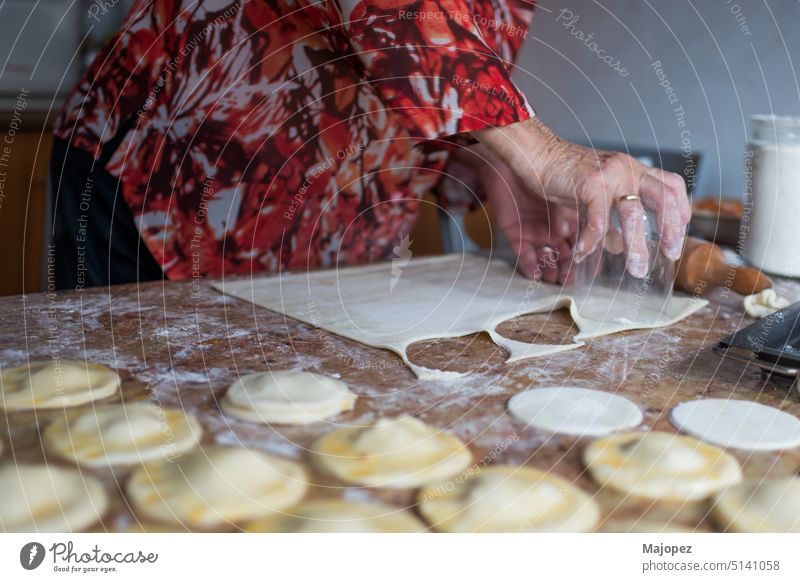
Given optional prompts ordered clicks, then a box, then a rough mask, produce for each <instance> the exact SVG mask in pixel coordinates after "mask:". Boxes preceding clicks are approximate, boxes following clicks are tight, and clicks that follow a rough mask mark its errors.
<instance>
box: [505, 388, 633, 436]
mask: <svg viewBox="0 0 800 582" xmlns="http://www.w3.org/2000/svg"><path fill="white" fill-rule="evenodd" d="M508 409H509V411H510V412H511V414H512V415H513V416H515V417H516V418H518V419H519V420H521V421H523V422H525V423H527V425H528V426H529V427H533V428H538V429H541V430H545V431H548V432H553V433H561V434H570V435H575V436H604V435H607V434H609V433H612V432H616V431H619V430H625V429H631V428H634V427H636V426H638V425H639V424H641V422H642V419H643V417H642V411H641V410H639V407H638V406H636V405H635V404H634V403H633V402H631V401H630V400H628V399H627V398H624V397H622V396H619V395H617V394H611V393H609V392H602V391H600V390H589V389H587V388H572V387H567V386H554V387H551V388H535V389H533V390H527V391H526V392H520V393H519V394H517V395H516V396H514V397H513V398H511V400H510V401H509V402H508Z"/></svg>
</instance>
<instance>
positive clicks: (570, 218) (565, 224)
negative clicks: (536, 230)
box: [553, 204, 578, 244]
mask: <svg viewBox="0 0 800 582" xmlns="http://www.w3.org/2000/svg"><path fill="white" fill-rule="evenodd" d="M553 222H554V223H555V224H556V225H557V228H556V232H557V233H558V235H559V236H560V237H561V238H563V239H564V240H565V241H567V242H569V243H571V244H574V243H575V236H576V234H577V231H578V213H577V212H576V211H575V209H574V208H568V207H566V206H562V205H560V204H554V208H553Z"/></svg>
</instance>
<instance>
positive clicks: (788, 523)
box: [712, 477, 800, 533]
mask: <svg viewBox="0 0 800 582" xmlns="http://www.w3.org/2000/svg"><path fill="white" fill-rule="evenodd" d="M712 516H713V517H714V520H715V521H716V522H717V523H718V524H719V525H720V526H721V527H722V528H723V529H725V530H730V531H736V532H742V533H749V532H752V533H762V532H773V533H800V478H797V477H788V478H785V479H768V480H765V481H761V482H758V481H746V482H745V483H741V484H739V485H736V486H735V487H730V488H728V489H725V490H724V491H722V492H720V493H719V494H718V495H717V496H716V498H715V499H714V504H713V507H712Z"/></svg>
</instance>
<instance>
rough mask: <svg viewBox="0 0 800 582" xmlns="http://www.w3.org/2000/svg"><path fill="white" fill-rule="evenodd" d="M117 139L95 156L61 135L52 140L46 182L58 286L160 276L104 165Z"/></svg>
mask: <svg viewBox="0 0 800 582" xmlns="http://www.w3.org/2000/svg"><path fill="white" fill-rule="evenodd" d="M120 140H121V138H120V139H115V140H112V141H111V142H109V143H108V144H107V145H106V147H105V148H104V150H103V155H102V156H101V158H100V159H99V160H95V159H94V158H93V157H92V155H91V154H90V153H88V152H84V151H82V150H79V149H76V148H73V147H70V146H69V145H68V143H67V142H66V141H64V140H61V139H58V138H56V139H55V140H54V143H53V155H52V157H51V158H50V183H51V187H52V191H53V198H52V218H53V230H52V232H53V241H52V244H53V246H54V247H55V248H54V255H55V256H54V260H55V264H54V267H55V281H54V283H55V287H56V288H57V289H76V288H77V289H82V288H86V287H95V286H98V285H117V284H121V283H134V282H137V281H152V280H157V279H161V278H162V276H163V273H162V270H161V267H160V266H159V264H158V263H157V262H156V260H155V259H154V258H153V256H152V255H151V254H150V251H149V250H148V249H147V247H146V246H145V245H144V242H143V241H142V239H141V236H140V235H139V231H138V229H137V228H136V224H135V223H134V219H133V214H132V213H131V211H130V209H129V208H128V206H127V205H126V204H125V200H124V199H123V198H122V193H121V188H120V182H119V180H117V179H116V178H115V177H114V176H112V175H111V174H109V173H108V172H106V171H105V170H104V169H103V168H104V167H105V164H106V163H107V162H108V159H109V158H110V157H111V154H112V153H113V152H114V150H115V149H116V147H117V145H118V144H119V141H120Z"/></svg>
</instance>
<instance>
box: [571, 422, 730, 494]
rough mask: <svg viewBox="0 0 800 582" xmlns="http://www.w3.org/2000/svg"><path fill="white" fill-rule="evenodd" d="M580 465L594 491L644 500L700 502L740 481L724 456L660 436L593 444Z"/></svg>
mask: <svg viewBox="0 0 800 582" xmlns="http://www.w3.org/2000/svg"><path fill="white" fill-rule="evenodd" d="M583 460H584V463H585V464H586V466H587V467H588V468H589V473H590V474H591V475H592V477H593V478H594V480H595V481H597V482H598V483H599V484H600V485H604V486H608V487H611V488H613V489H616V490H617V491H620V492H622V493H626V494H630V495H636V496H639V497H647V498H649V499H668V500H674V501H687V500H697V499H704V498H705V497H708V496H709V495H711V494H713V493H716V492H717V491H719V490H721V489H724V488H725V487H728V486H730V485H734V484H736V483H738V482H740V481H741V480H742V471H741V468H740V467H739V463H738V461H737V460H736V459H735V458H734V457H733V456H731V455H730V454H729V453H726V452H725V451H723V450H722V449H718V448H717V447H714V446H712V445H708V444H705V443H702V442H700V441H698V440H695V439H693V438H691V437H687V436H681V435H674V434H670V433H666V432H649V433H627V434H619V435H614V436H610V437H607V438H604V439H599V440H596V441H594V442H593V443H591V444H590V445H589V446H588V447H586V449H585V450H584V453H583Z"/></svg>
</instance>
